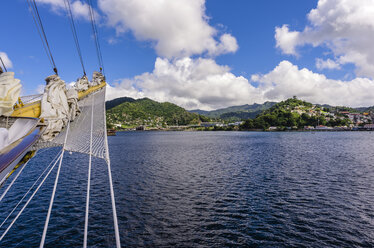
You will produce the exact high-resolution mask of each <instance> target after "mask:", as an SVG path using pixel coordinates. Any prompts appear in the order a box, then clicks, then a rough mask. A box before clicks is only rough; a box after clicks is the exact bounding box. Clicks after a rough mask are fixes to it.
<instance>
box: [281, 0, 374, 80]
mask: <svg viewBox="0 0 374 248" xmlns="http://www.w3.org/2000/svg"><path fill="white" fill-rule="evenodd" d="M373 16H374V1H373V0H357V1H352V0H319V1H318V5H317V7H316V8H315V9H313V10H311V11H310V13H309V14H308V20H309V22H310V25H309V26H306V27H305V28H304V30H303V31H301V32H298V31H289V29H288V26H287V25H283V26H282V27H277V28H276V29H275V38H276V42H277V47H279V48H280V49H281V50H282V52H283V53H285V54H293V55H296V54H297V52H296V48H297V47H298V46H302V45H305V44H311V45H313V46H325V47H327V48H328V49H330V50H331V51H332V52H333V54H334V56H335V57H337V58H338V61H339V63H340V64H346V63H353V64H355V65H356V68H357V70H356V73H357V75H359V76H369V77H374V49H372V48H373V40H374V18H373Z"/></svg>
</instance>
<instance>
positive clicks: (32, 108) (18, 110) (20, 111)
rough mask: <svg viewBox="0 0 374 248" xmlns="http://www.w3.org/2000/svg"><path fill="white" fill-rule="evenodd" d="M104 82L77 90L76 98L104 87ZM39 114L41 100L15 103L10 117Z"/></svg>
mask: <svg viewBox="0 0 374 248" xmlns="http://www.w3.org/2000/svg"><path fill="white" fill-rule="evenodd" d="M105 85H106V83H105V82H102V83H101V84H99V85H96V86H92V87H90V88H88V89H87V90H84V91H80V92H78V100H81V99H83V98H84V97H86V96H88V95H90V94H91V93H93V92H95V91H97V90H99V89H101V88H103V87H105ZM40 114H41V101H40V100H39V101H35V102H32V103H29V104H24V105H23V106H20V105H16V106H15V109H14V111H13V113H12V115H11V117H33V118H39V116H40Z"/></svg>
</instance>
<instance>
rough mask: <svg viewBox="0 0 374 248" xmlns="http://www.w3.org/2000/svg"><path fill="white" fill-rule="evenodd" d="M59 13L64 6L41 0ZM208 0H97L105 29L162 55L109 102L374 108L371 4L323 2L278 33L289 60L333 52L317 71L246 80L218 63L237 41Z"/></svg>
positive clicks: (284, 71) (283, 71) (293, 70)
mask: <svg viewBox="0 0 374 248" xmlns="http://www.w3.org/2000/svg"><path fill="white" fill-rule="evenodd" d="M38 2H40V3H43V4H50V5H51V6H52V11H55V12H58V11H61V9H62V8H63V0H38ZM205 4H206V2H205V0H153V1H149V0H98V1H97V10H96V11H97V13H98V15H100V23H101V25H105V26H107V27H109V28H112V29H113V31H115V32H116V35H118V36H122V35H125V34H126V33H127V32H131V33H132V34H133V35H134V37H135V38H136V39H137V40H138V41H139V42H144V41H146V42H148V43H150V44H151V45H152V47H153V48H154V50H155V53H156V54H157V55H158V57H157V58H156V61H155V63H154V69H153V71H151V72H144V73H142V74H140V75H138V76H135V77H133V78H123V79H118V80H117V82H116V83H114V84H112V87H108V90H107V97H108V99H113V98H116V97H122V96H129V97H134V98H138V97H150V98H152V99H155V100H157V101H170V102H173V103H176V104H178V105H180V106H183V107H185V108H187V109H196V108H200V109H206V110H211V109H217V108H222V107H227V106H231V105H241V104H252V103H255V102H258V103H261V102H265V101H280V100H284V99H286V98H289V97H292V96H294V95H297V96H298V97H300V98H302V99H305V100H307V101H310V102H318V103H327V104H331V105H342V104H344V105H350V106H352V107H357V106H367V105H374V98H373V97H372V95H371V94H370V92H374V81H373V76H374V49H372V46H373V44H372V41H373V40H374V18H372V16H374V2H373V1H372V0H360V1H351V0H328V1H327V0H319V1H318V4H317V6H316V8H315V9H312V10H310V12H309V13H308V14H307V20H308V24H307V25H306V26H305V27H303V29H302V30H299V31H298V30H293V27H292V26H291V25H289V24H287V23H285V24H282V23H280V25H279V26H277V27H274V28H275V33H274V38H275V41H274V45H275V48H276V49H279V50H280V51H281V52H282V53H283V54H284V55H285V56H295V57H296V58H300V57H302V56H303V54H302V51H301V48H302V47H305V46H312V47H315V48H317V47H319V48H323V49H324V50H326V52H325V53H324V54H323V55H321V56H317V57H315V58H314V60H315V63H316V65H315V66H316V69H317V70H318V71H319V72H318V73H317V72H313V71H312V70H311V69H308V68H299V66H298V65H296V64H294V63H296V62H294V63H291V62H290V61H288V60H286V57H285V59H284V60H283V61H279V63H278V64H277V65H274V69H272V70H270V71H268V72H261V73H257V74H254V75H251V76H248V77H247V78H246V77H244V76H237V75H235V74H234V73H232V70H231V68H230V67H229V66H226V65H220V64H218V63H217V62H216V58H217V56H220V55H223V54H230V53H235V52H237V51H238V49H239V45H238V42H237V39H236V38H235V37H234V36H233V35H232V34H230V33H227V32H222V31H219V30H217V29H216V28H215V27H213V26H212V25H210V24H209V20H210V17H208V16H207V14H206V7H205ZM72 6H73V12H74V14H75V15H77V16H79V17H82V18H85V19H88V9H87V5H86V4H85V3H84V2H83V1H81V0H74V1H72ZM345 65H353V66H354V68H355V72H356V76H357V78H353V79H352V80H348V81H347V80H335V79H329V78H327V77H326V76H325V75H324V74H323V72H324V71H326V70H329V71H333V70H344V66H345Z"/></svg>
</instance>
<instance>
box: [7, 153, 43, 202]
mask: <svg viewBox="0 0 374 248" xmlns="http://www.w3.org/2000/svg"><path fill="white" fill-rule="evenodd" d="M49 149H50V148H48V149H46V150H44V151H42V152H38V151H36V152H35V155H34V156H33V158H35V157H36V156H37V155H40V154H42V153H44V152H45V151H48V150H49ZM30 160H31V158H30V159H29V160H27V161H26V163H25V164H24V165H23V166H22V168H21V169H20V170H19V171H18V173H17V175H16V177H15V178H14V179H13V180H12V182H11V183H10V184H9V186H8V187H7V189H6V190H5V191H4V193H3V194H2V195H1V197H0V202H1V201H2V200H3V198H4V196H5V195H6V194H7V193H8V191H9V189H10V188H11V187H12V186H13V184H14V182H15V181H16V180H17V178H18V176H19V175H20V174H21V172H22V171H23V169H24V168H25V167H26V165H27V164H28V163H29V161H30Z"/></svg>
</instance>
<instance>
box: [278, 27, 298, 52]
mask: <svg viewBox="0 0 374 248" xmlns="http://www.w3.org/2000/svg"><path fill="white" fill-rule="evenodd" d="M299 37H300V33H299V32H295V31H293V32H290V31H289V28H288V25H283V26H282V27H276V28H275V40H276V42H277V43H276V47H277V48H280V49H281V50H282V52H283V53H285V54H292V55H297V53H296V50H295V47H296V46H297V45H298V43H299Z"/></svg>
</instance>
